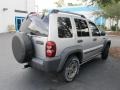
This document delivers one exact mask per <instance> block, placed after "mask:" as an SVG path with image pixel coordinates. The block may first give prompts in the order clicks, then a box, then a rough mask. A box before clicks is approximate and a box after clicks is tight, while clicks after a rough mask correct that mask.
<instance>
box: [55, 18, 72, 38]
mask: <svg viewBox="0 0 120 90" xmlns="http://www.w3.org/2000/svg"><path fill="white" fill-rule="evenodd" d="M57 22H58V37H59V38H71V37H72V36H73V34H72V25H71V21H70V18H67V17H58V19H57Z"/></svg>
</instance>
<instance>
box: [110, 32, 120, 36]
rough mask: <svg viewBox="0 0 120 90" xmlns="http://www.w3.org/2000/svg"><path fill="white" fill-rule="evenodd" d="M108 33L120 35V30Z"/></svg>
mask: <svg viewBox="0 0 120 90" xmlns="http://www.w3.org/2000/svg"><path fill="white" fill-rule="evenodd" d="M108 35H116V36H120V31H114V32H109V33H108Z"/></svg>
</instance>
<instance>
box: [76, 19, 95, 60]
mask: <svg viewBox="0 0 120 90" xmlns="http://www.w3.org/2000/svg"><path fill="white" fill-rule="evenodd" d="M74 21H75V25H76V30H77V44H78V45H80V46H81V45H82V48H83V53H84V55H83V62H85V61H87V60H88V58H90V57H91V55H92V53H91V48H92V47H93V46H92V45H93V44H92V43H93V42H92V39H91V34H90V31H89V28H88V24H87V22H86V20H84V19H78V18H75V19H74Z"/></svg>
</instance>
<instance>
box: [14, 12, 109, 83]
mask: <svg viewBox="0 0 120 90" xmlns="http://www.w3.org/2000/svg"><path fill="white" fill-rule="evenodd" d="M110 44H111V41H110V40H109V38H108V37H107V36H106V34H105V32H104V31H101V30H99V29H98V28H97V26H96V25H95V24H94V23H93V22H91V21H90V20H88V19H86V18H85V17H84V16H83V15H80V14H75V13H71V12H63V11H59V10H52V11H51V12H50V13H49V14H48V15H44V14H43V15H39V14H37V13H31V14H29V15H28V16H27V17H26V18H25V20H24V21H23V23H22V25H21V27H20V32H17V33H16V34H15V35H14V36H13V40H12V49H13V54H14V56H15V58H16V60H17V61H18V62H19V63H22V64H23V63H26V65H25V67H32V68H36V69H39V70H43V71H46V72H57V73H60V74H59V75H60V76H61V77H62V78H63V80H65V81H67V82H70V81H72V80H74V78H75V76H76V75H77V74H78V72H79V68H80V65H82V64H84V63H86V62H88V61H89V60H91V59H93V58H95V57H96V56H98V55H101V58H102V59H103V60H106V59H107V57H108V53H109V48H110Z"/></svg>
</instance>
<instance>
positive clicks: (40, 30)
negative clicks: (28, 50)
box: [20, 15, 49, 36]
mask: <svg viewBox="0 0 120 90" xmlns="http://www.w3.org/2000/svg"><path fill="white" fill-rule="evenodd" d="M48 29H49V15H47V16H40V15H29V16H28V17H27V18H25V19H24V21H23V23H22V25H21V27H20V31H21V32H25V33H30V34H34V35H40V36H48Z"/></svg>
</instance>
